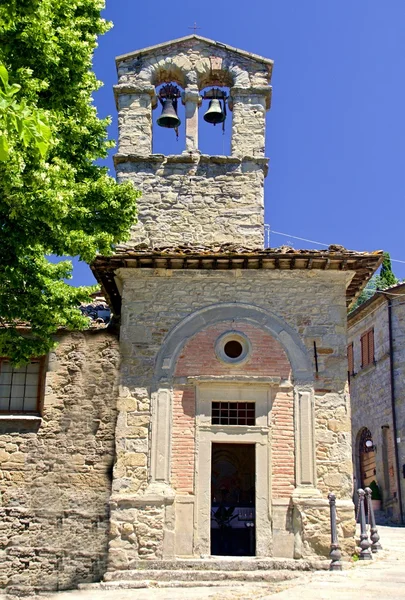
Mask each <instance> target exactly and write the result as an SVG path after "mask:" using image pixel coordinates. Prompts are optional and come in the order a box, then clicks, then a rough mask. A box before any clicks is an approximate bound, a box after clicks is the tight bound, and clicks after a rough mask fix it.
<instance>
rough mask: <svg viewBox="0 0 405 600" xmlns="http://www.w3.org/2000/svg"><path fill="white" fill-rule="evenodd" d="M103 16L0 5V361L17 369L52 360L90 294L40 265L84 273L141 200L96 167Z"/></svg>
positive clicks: (119, 234)
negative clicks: (73, 259) (53, 258)
mask: <svg viewBox="0 0 405 600" xmlns="http://www.w3.org/2000/svg"><path fill="white" fill-rule="evenodd" d="M103 8H104V0H8V1H7V2H3V3H0V65H1V66H0V140H1V141H0V232H1V237H0V242H1V243H0V356H1V355H3V356H10V357H11V358H12V360H13V362H14V363H16V364H18V363H20V362H24V361H26V360H28V359H29V357H30V356H33V355H41V354H44V353H46V352H48V351H49V350H50V349H51V348H52V347H53V346H54V337H53V336H54V333H55V332H56V331H57V329H58V328H60V327H65V328H68V329H80V328H83V327H85V326H86V325H87V319H86V318H84V317H83V316H82V315H81V313H80V311H79V310H78V308H77V307H78V305H79V304H80V302H82V301H85V300H87V299H88V290H87V289H86V288H74V287H72V286H69V285H67V284H66V283H64V281H63V279H64V278H70V277H71V264H70V262H68V261H64V262H61V263H59V264H52V263H50V262H49V261H48V260H47V259H46V258H45V257H46V255H50V254H56V255H58V256H63V255H70V256H75V255H78V256H79V257H80V259H81V260H84V261H87V262H91V261H92V260H93V259H94V257H95V256H96V254H97V253H101V254H109V253H111V252H112V250H113V248H114V244H115V243H117V242H118V241H119V240H125V239H128V232H129V228H130V226H131V224H132V223H133V222H134V220H135V214H136V209H135V206H136V198H137V197H138V195H139V193H138V192H137V191H136V190H134V188H133V186H132V184H131V183H126V184H122V185H117V183H116V182H115V180H114V179H113V178H111V177H109V176H108V174H107V170H106V169H105V168H104V167H100V166H97V165H95V162H94V161H95V160H97V159H101V158H104V157H105V156H106V155H107V151H108V149H109V148H110V147H111V146H112V143H111V142H110V141H108V139H107V133H106V128H107V125H108V123H109V121H108V120H107V119H104V120H101V119H99V118H98V117H97V113H96V109H95V107H94V106H93V104H92V94H93V92H94V91H95V90H96V89H97V88H98V87H99V85H100V84H99V82H98V81H97V80H96V77H95V75H94V73H93V72H92V70H91V68H92V57H93V52H94V49H95V47H96V45H97V37H98V36H99V35H101V34H103V33H105V32H106V31H107V30H108V29H109V27H110V24H109V23H107V22H106V21H105V20H104V19H102V18H101V14H100V12H101V10H102V9H103ZM22 323H24V324H27V325H28V326H29V333H27V334H23V333H21V329H20V327H19V326H20V325H21V324H22Z"/></svg>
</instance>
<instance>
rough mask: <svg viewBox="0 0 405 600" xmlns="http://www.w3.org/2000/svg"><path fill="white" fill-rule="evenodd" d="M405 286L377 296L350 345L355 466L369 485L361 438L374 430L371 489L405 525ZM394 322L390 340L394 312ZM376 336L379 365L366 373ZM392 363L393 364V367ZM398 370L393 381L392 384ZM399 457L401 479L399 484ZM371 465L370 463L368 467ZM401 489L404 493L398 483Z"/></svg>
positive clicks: (354, 318)
mask: <svg viewBox="0 0 405 600" xmlns="http://www.w3.org/2000/svg"><path fill="white" fill-rule="evenodd" d="M404 293H405V286H404V285H402V284H400V285H398V286H395V287H394V288H390V289H389V290H387V291H386V292H384V293H377V294H375V295H374V296H373V297H372V299H371V300H369V301H367V302H366V303H365V304H363V305H361V306H360V307H359V308H358V309H356V310H355V311H354V312H353V313H351V315H350V316H349V320H348V343H349V344H353V350H354V373H353V374H352V376H351V381H350V395H351V401H352V435H353V462H354V465H355V475H356V485H357V486H358V487H361V485H363V484H364V475H365V473H364V471H366V469H365V468H363V469H362V466H361V464H360V463H361V459H362V457H361V447H360V444H361V434H362V432H363V431H364V430H365V429H368V430H369V431H370V433H371V436H372V441H373V443H374V445H375V447H376V450H375V452H373V455H372V459H374V462H373V464H372V465H371V468H372V469H373V468H374V469H375V474H374V476H373V475H372V474H371V475H370V474H367V473H366V484H368V483H370V479H375V480H376V481H377V484H378V486H379V488H380V490H381V492H382V498H383V504H382V508H383V510H384V512H385V514H386V517H388V518H391V519H392V520H394V521H397V522H398V521H401V510H400V496H401V497H402V514H404V512H405V505H404V503H403V502H404V498H405V485H404V482H405V480H404V478H403V476H402V465H403V464H405V450H404V442H403V440H404V439H405V437H404V436H405V402H404V398H405V389H404V387H405V386H404V383H403V381H404V378H405V309H404V303H403V296H402V294H404ZM390 311H391V317H392V337H391V340H390V325H389V312H390ZM370 330H373V332H374V335H373V338H374V360H373V361H372V362H371V364H369V365H367V366H365V367H363V366H362V357H361V342H360V339H361V336H362V335H364V334H365V333H366V332H367V331H370ZM391 361H393V362H392V363H391ZM391 366H392V367H393V381H392V380H391ZM393 397H394V404H395V420H396V423H395V425H396V431H395V426H394V414H393ZM396 451H397V452H398V463H399V468H400V477H399V478H398V469H397V460H396ZM368 462H370V461H368ZM399 482H400V484H401V489H400V493H399V491H398V489H399V488H398V483H399Z"/></svg>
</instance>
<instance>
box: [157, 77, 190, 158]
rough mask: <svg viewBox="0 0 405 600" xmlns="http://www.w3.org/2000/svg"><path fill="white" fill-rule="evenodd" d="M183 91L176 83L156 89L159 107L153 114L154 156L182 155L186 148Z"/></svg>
mask: <svg viewBox="0 0 405 600" xmlns="http://www.w3.org/2000/svg"><path fill="white" fill-rule="evenodd" d="M182 93H183V89H182V88H181V87H180V86H179V85H178V84H177V83H176V82H175V83H173V82H170V83H163V84H161V85H159V86H158V87H157V88H156V97H157V106H156V109H155V110H154V111H153V113H152V123H153V125H152V152H153V154H165V155H169V154H181V153H182V152H183V150H185V147H186V134H185V130H186V112H185V107H184V105H183V103H182V100H181V95H182Z"/></svg>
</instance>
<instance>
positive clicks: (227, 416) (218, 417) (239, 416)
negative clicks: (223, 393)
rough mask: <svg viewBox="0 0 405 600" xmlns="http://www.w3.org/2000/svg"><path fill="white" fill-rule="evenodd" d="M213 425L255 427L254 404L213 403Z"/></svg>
mask: <svg viewBox="0 0 405 600" xmlns="http://www.w3.org/2000/svg"><path fill="white" fill-rule="evenodd" d="M211 423H212V424H213V425H255V423H256V415H255V403H254V402H213V403H212V414H211Z"/></svg>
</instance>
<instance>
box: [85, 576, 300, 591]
mask: <svg viewBox="0 0 405 600" xmlns="http://www.w3.org/2000/svg"><path fill="white" fill-rule="evenodd" d="M289 581H291V579H288V580H285V587H287V586H288V582H289ZM283 583H284V582H283V581H278V582H274V583H269V582H265V581H254V582H245V581H233V580H228V581H198V582H195V581H156V580H154V579H140V580H139V581H108V582H105V581H102V582H100V583H79V586H78V588H79V590H90V591H97V590H98V591H102V590H110V591H113V590H125V589H127V590H131V589H141V588H210V587H215V588H221V587H223V588H225V589H229V588H238V589H243V588H246V587H248V589H249V591H250V593H252V585H254V587H255V588H257V589H261V588H264V589H265V590H266V592H269V591H270V590H271V589H272V588H273V587H274V590H277V591H281V590H283V589H284V588H283Z"/></svg>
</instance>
